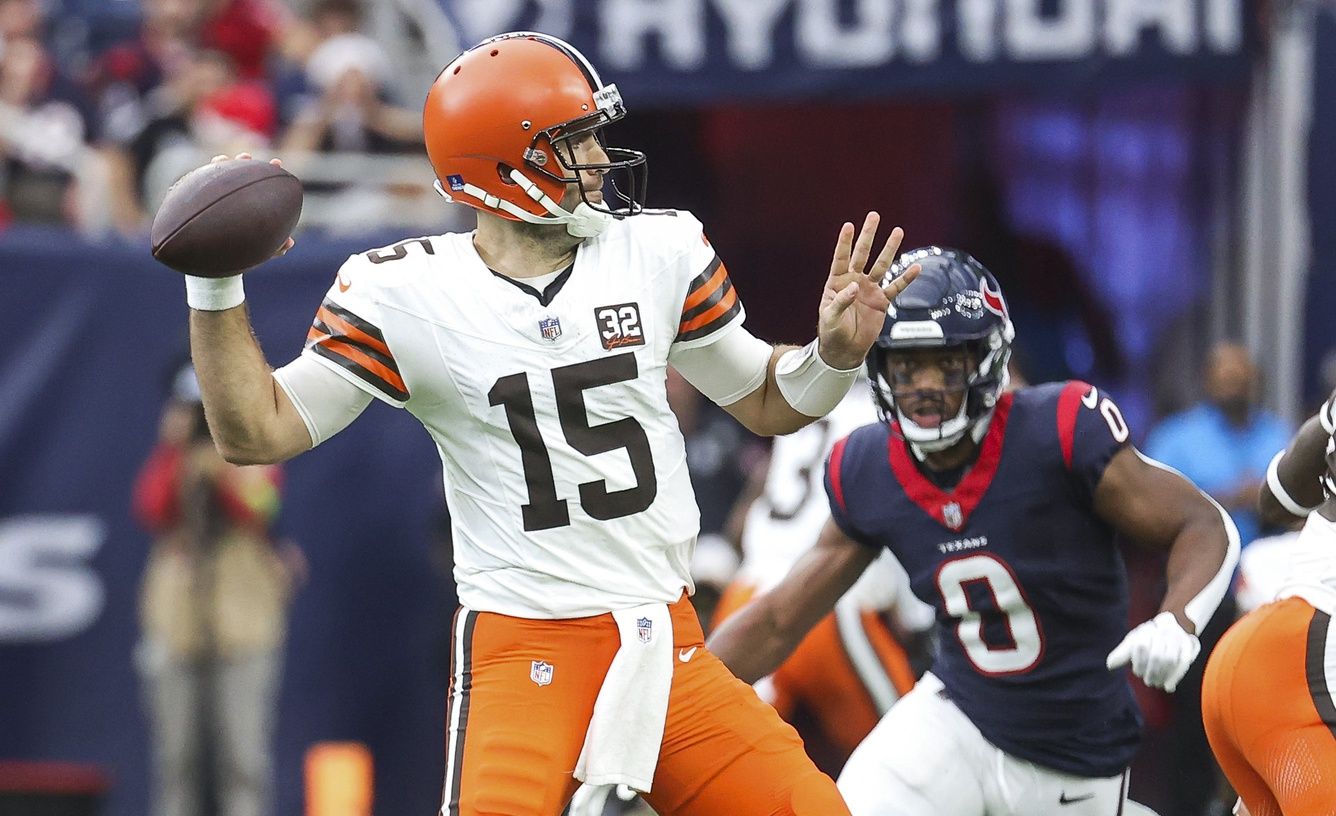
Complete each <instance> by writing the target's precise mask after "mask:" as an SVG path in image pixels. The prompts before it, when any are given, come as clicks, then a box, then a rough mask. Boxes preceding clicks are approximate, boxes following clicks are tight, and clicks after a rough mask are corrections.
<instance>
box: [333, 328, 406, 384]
mask: <svg viewBox="0 0 1336 816" xmlns="http://www.w3.org/2000/svg"><path fill="white" fill-rule="evenodd" d="M320 347H321V348H324V349H328V350H329V351H332V352H334V353H335V354H338V355H339V356H341V357H343V358H345V359H347V360H349V361H351V362H354V363H356V364H357V365H359V366H361V367H362V368H364V369H366V370H367V371H368V372H370V373H372V374H375V375H376V376H377V377H380V378H381V379H382V380H384V381H385V382H386V383H387V384H388V385H390V386H391V387H393V388H394V389H395V390H397V391H401V392H403V393H405V394H406V393H408V386H406V385H404V380H403V377H400V376H399V372H397V371H395V370H394V369H392V368H389V367H388V366H386V365H385V364H383V363H382V362H380V361H379V360H377V359H375V358H374V357H372V356H371V355H369V354H367V353H366V352H364V351H362V350H361V349H359V348H358V347H357V346H354V345H353V344H352V343H349V342H347V341H346V340H343V339H341V338H338V337H327V338H325V339H324V340H321V341H320Z"/></svg>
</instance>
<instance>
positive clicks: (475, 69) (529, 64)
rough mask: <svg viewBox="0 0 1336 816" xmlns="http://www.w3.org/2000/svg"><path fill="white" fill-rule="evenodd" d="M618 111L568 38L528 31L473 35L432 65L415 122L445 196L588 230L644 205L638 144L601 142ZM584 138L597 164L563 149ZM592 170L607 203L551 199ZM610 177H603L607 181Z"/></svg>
mask: <svg viewBox="0 0 1336 816" xmlns="http://www.w3.org/2000/svg"><path fill="white" fill-rule="evenodd" d="M625 115H626V107H625V106H624V105H623V104H622V97H621V94H620V93H618V92H617V86H616V85H604V84H603V81H602V80H601V79H599V76H598V72H597V71H595V70H594V67H593V66H592V65H590V64H589V61H588V60H587V59H585V57H584V55H582V54H581V53H580V52H579V51H577V50H576V49H575V48H574V47H573V46H571V45H570V44H569V43H566V42H564V41H562V40H559V39H557V38H556V37H551V36H548V35H546V34H539V33H536V32H531V31H516V32H510V33H508V34H501V35H498V36H496V37H492V38H490V39H486V40H483V41H482V42H481V43H479V44H477V45H475V46H474V47H472V48H470V49H469V50H467V51H465V52H464V53H463V54H460V55H459V56H458V57H456V58H455V59H454V61H452V62H451V63H450V64H449V65H447V66H445V70H443V71H441V73H440V75H439V76H438V77H436V81H435V83H433V84H432V86H431V90H430V91H429V92H428V93H427V102H426V105H425V107H424V108H423V111H422V127H423V133H424V136H425V139H426V143H427V156H428V157H429V158H430V159H431V164H432V168H433V169H434V170H435V171H436V190H437V192H439V193H440V194H441V195H442V196H444V197H445V198H446V199H447V200H450V201H457V202H459V203H461V204H467V205H469V206H470V207H475V208H477V209H480V210H484V211H486V212H491V213H495V214H497V215H499V216H501V217H502V218H507V219H510V220H512V221H527V222H529V223H531V224H565V225H566V229H567V231H569V232H570V234H572V235H575V236H577V237H581V238H585V237H590V236H593V235H597V234H598V233H599V232H601V231H602V230H603V228H604V227H605V226H606V225H607V222H608V221H609V220H610V219H611V218H613V217H614V215H615V216H624V215H634V214H636V213H638V212H640V211H641V209H642V208H643V205H644V195H645V182H646V180H647V176H648V173H647V165H646V163H645V154H644V153H641V152H640V151H638V150H630V149H627V148H619V147H608V146H607V145H606V144H604V142H603V136H602V128H604V127H606V126H607V125H609V124H611V123H613V122H615V121H617V120H618V119H621V118H622V117H623V116H625ZM589 135H593V136H595V137H596V138H598V140H599V144H600V146H602V148H603V151H604V153H606V154H607V159H608V160H607V161H606V162H600V163H594V164H590V163H583V164H582V163H578V162H577V161H576V156H575V151H574V148H573V145H574V144H575V143H576V142H577V141H579V140H581V139H583V138H585V137H587V136H589ZM591 170H592V171H598V172H599V173H600V174H601V175H602V176H603V177H604V179H605V185H604V186H605V187H611V188H612V189H611V193H612V196H611V199H610V200H615V201H617V202H618V204H617V207H618V208H617V209H615V210H614V209H613V208H612V207H610V206H607V205H603V204H597V203H595V202H592V201H590V200H589V198H588V196H587V195H586V193H585V190H584V189H583V187H582V186H581V187H580V188H579V189H580V199H581V201H580V203H579V204H577V205H576V206H575V208H574V209H573V210H567V209H565V208H563V207H562V206H561V204H560V202H561V199H562V196H563V194H565V192H566V190H567V185H570V184H577V185H578V184H579V181H580V172H581V171H591ZM607 182H611V183H607Z"/></svg>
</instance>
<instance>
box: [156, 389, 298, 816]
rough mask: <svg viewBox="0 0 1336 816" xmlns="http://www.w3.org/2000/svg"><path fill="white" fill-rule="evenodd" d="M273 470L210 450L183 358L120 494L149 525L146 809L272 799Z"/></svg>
mask: <svg viewBox="0 0 1336 816" xmlns="http://www.w3.org/2000/svg"><path fill="white" fill-rule="evenodd" d="M280 477H281V473H280V471H279V469H278V468H276V467H268V466H266V467H236V466H234V465H230V464H227V463H226V462H225V461H223V458H222V457H221V456H220V455H219V454H218V452H217V450H216V449H215V448H214V445H213V441H212V440H211V438H210V436H209V429H208V426H207V425H206V424H205V421H204V410H203V406H202V405H201V404H200V401H199V386H198V383H197V382H196V381H195V374H194V371H193V369H191V368H190V367H188V366H187V367H186V368H184V369H183V370H182V371H181V372H180V373H179V374H178V375H177V377H176V379H175V382H174V383H173V387H172V395H171V397H170V398H169V400H168V402H167V405H166V407H165V408H164V411H163V416H162V421H161V424H160V427H159V436H158V444H157V446H156V447H155V448H154V450H153V452H152V454H151V455H150V456H149V458H148V460H147V461H146V462H145V463H144V465H143V467H142V468H141V470H140V473H139V477H138V479H137V480H136V483H135V491H134V509H135V515H136V517H137V518H138V519H139V521H140V523H142V524H143V525H144V526H145V527H146V528H147V529H148V530H149V531H151V532H152V533H153V534H154V536H155V540H154V543H153V548H152V551H151V553H150V555H149V559H148V565H147V567H146V569H145V573H144V582H143V586H142V589H141V594H140V615H141V620H142V626H143V638H142V641H141V644H140V647H139V654H138V656H137V657H138V660H137V662H138V664H139V667H140V670H141V673H142V675H143V679H144V688H145V698H146V701H147V704H148V710H149V719H150V726H151V733H152V739H153V744H154V754H155V756H154V766H153V774H154V778H153V790H154V797H153V801H154V806H153V813H154V815H155V816H197V815H198V814H201V813H205V812H217V813H219V814H223V815H224V816H263V814H268V813H270V812H271V810H272V802H271V789H272V782H271V776H272V767H271V760H270V741H271V734H272V730H273V723H274V714H275V703H276V700H277V694H278V685H279V672H280V669H281V666H282V646H283V636H284V631H285V629H286V624H287V608H288V600H289V597H290V595H291V590H292V587H293V585H294V583H295V580H294V579H298V578H300V577H301V576H302V574H303V573H304V569H305V564H304V561H303V560H302V558H301V554H300V551H299V550H298V549H297V548H296V547H295V546H294V545H292V544H288V543H283V544H275V542H274V541H273V540H272V539H271V538H270V535H269V529H270V524H271V522H272V521H273V519H274V517H275V515H276V514H277V512H278V506H279V485H280ZM206 761H207V763H208V764H207V765H206V764H205V763H206ZM210 801H212V803H213V804H215V805H216V807H215V808H212V809H211V810H210V809H207V804H208V803H209V802H210Z"/></svg>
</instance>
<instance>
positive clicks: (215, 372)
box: [190, 304, 304, 465]
mask: <svg viewBox="0 0 1336 816" xmlns="http://www.w3.org/2000/svg"><path fill="white" fill-rule="evenodd" d="M190 351H191V357H192V358H193V360H194V363H195V373H196V375H197V376H198V377H199V384H200V393H201V395H202V396H203V400H204V413H205V416H206V417H207V418H208V422H209V431H210V434H211V435H212V436H213V441H214V444H215V445H216V446H217V447H218V451H219V453H221V454H222V455H223V457H224V458H225V459H227V461H229V462H232V463H233V464H240V465H250V464H267V463H272V462H280V461H283V460H284V459H288V458H291V457H292V456H295V455H296V454H298V453H300V452H301V451H302V450H304V448H302V447H301V446H300V445H294V444H293V441H294V440H293V439H292V436H291V435H290V434H285V433H283V432H282V423H281V422H280V420H281V416H280V412H279V401H280V399H281V395H280V394H279V390H278V384H277V383H276V382H274V378H273V376H272V371H271V369H270V368H269V364H268V363H267V362H265V359H264V354H263V352H261V351H260V344H259V343H258V342H256V340H255V335H254V332H252V330H251V325H250V318H249V315H248V314H247V311H246V306H245V304H242V305H241V306H237V307H235V308H232V309H227V310H225V311H216V312H215V311H200V310H196V309H192V310H191V311H190ZM297 441H300V440H297Z"/></svg>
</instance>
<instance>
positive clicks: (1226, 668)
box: [1202, 394, 1336, 816]
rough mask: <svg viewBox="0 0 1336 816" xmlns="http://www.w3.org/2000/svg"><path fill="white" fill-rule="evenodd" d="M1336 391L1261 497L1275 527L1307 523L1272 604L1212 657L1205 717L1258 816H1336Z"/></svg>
mask: <svg viewBox="0 0 1336 816" xmlns="http://www.w3.org/2000/svg"><path fill="white" fill-rule="evenodd" d="M1333 433H1336V394H1333V395H1332V397H1331V398H1330V399H1328V400H1327V402H1326V404H1325V405H1323V406H1322V410H1321V411H1319V412H1318V414H1317V415H1316V416H1314V417H1312V418H1310V419H1309V420H1308V421H1307V422H1306V423H1304V425H1303V427H1302V428H1300V429H1299V432H1298V433H1297V434H1296V435H1295V437H1294V440H1293V441H1292V442H1291V443H1290V446H1289V448H1288V449H1287V450H1284V451H1281V452H1280V453H1278V454H1276V457H1275V458H1274V459H1272V460H1271V467H1270V468H1269V469H1268V471H1267V479H1266V484H1265V485H1264V486H1263V487H1262V491H1261V496H1260V497H1259V510H1260V511H1261V513H1262V516H1263V518H1265V519H1267V520H1268V521H1271V522H1273V523H1286V524H1288V523H1293V522H1296V521H1298V520H1300V519H1305V518H1306V521H1305V522H1304V526H1303V530H1302V531H1300V533H1299V537H1298V540H1297V541H1296V542H1294V544H1293V545H1292V546H1291V547H1289V548H1288V549H1287V553H1286V554H1287V560H1288V562H1289V564H1288V567H1289V569H1288V575H1287V577H1286V579H1285V580H1284V583H1283V585H1282V586H1281V588H1280V590H1279V592H1277V593H1276V598H1275V600H1274V601H1273V602H1271V603H1268V604H1265V605H1263V606H1261V607H1259V608H1257V609H1255V610H1253V611H1252V612H1250V613H1248V614H1247V615H1245V616H1244V617H1243V618H1241V619H1240V620H1239V621H1238V622H1237V623H1235V624H1234V625H1233V626H1232V627H1231V628H1230V629H1229V631H1228V632H1226V633H1225V636H1224V637H1223V638H1221V640H1220V644H1219V645H1218V646H1217V647H1216V648H1215V651H1214V652H1213V653H1212V654H1211V659H1210V660H1209V661H1208V662H1207V664H1206V674H1205V677H1204V678H1203V680H1202V718H1203V721H1204V723H1205V725H1206V736H1207V738H1208V739H1209V740H1210V742H1211V750H1212V751H1214V752H1215V757H1216V759H1217V760H1218V761H1219V762H1220V767H1221V768H1223V769H1224V771H1225V775H1226V776H1227V777H1229V781H1230V784H1232V785H1233V786H1234V790H1235V791H1236V792H1238V794H1239V797H1240V800H1241V803H1242V806H1240V808H1239V809H1238V810H1236V812H1238V813H1244V814H1247V813H1251V814H1252V816H1282V814H1283V816H1330V814H1333V813H1336V626H1332V623H1331V619H1332V616H1333V615H1336V437H1334V436H1333Z"/></svg>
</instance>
